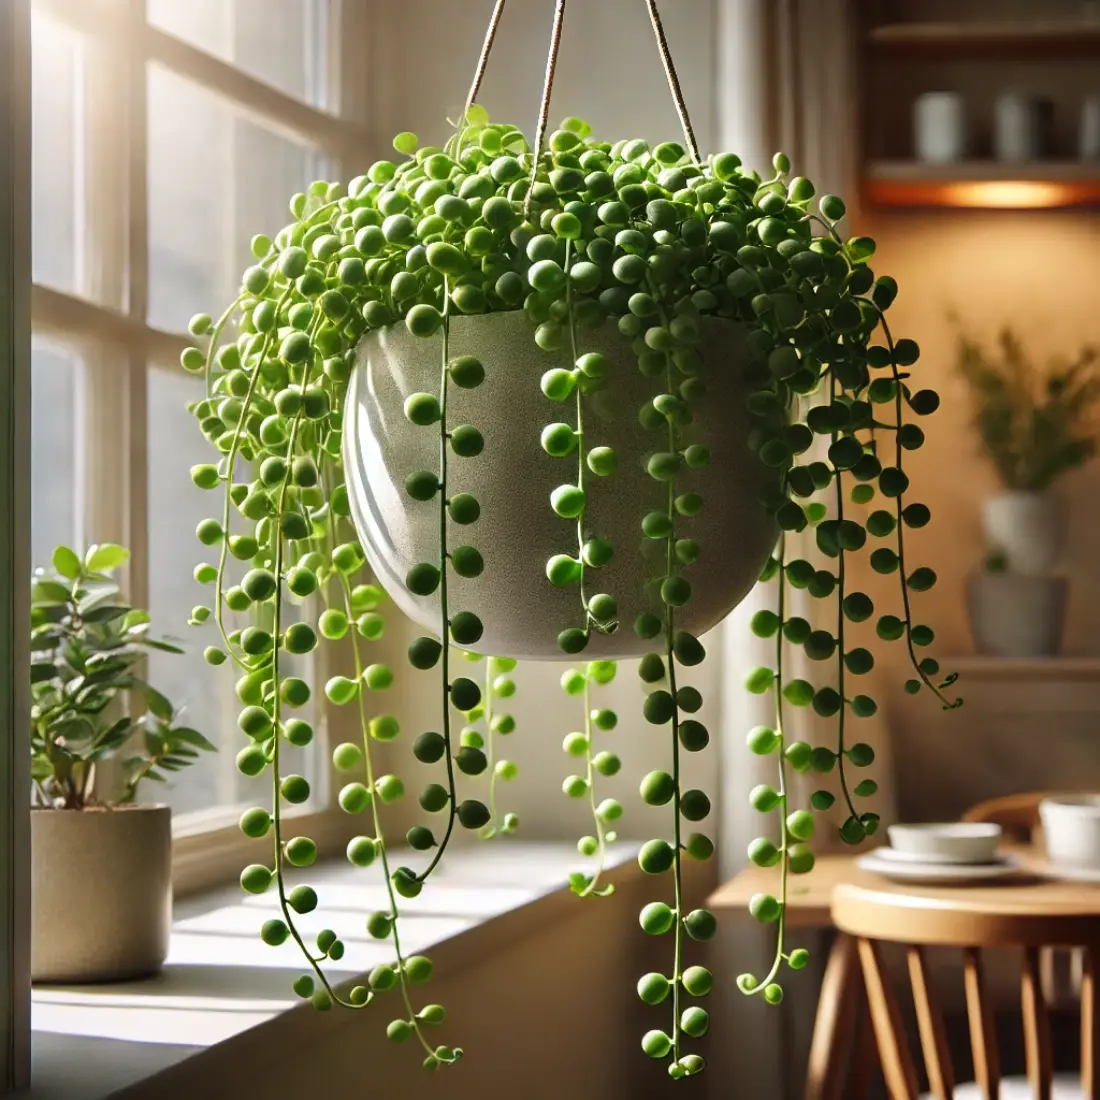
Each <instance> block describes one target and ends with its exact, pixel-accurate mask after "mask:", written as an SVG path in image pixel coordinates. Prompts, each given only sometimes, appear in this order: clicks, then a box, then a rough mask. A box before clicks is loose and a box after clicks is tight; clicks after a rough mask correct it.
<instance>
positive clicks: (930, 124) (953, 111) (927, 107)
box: [913, 92, 966, 164]
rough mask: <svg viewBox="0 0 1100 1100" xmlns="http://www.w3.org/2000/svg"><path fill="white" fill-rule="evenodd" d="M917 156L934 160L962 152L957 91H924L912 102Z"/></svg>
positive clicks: (963, 134) (962, 126) (962, 154)
mask: <svg viewBox="0 0 1100 1100" xmlns="http://www.w3.org/2000/svg"><path fill="white" fill-rule="evenodd" d="M913 133H914V137H915V139H916V140H915V144H916V151H917V156H918V157H919V158H920V159H921V160H925V161H932V162H934V163H937V164H942V163H946V162H948V161H953V160H961V159H962V158H963V157H965V156H966V119H965V117H964V112H963V101H962V96H960V95H959V94H958V92H926V93H925V94H924V95H922V96H918V97H917V101H916V103H915V104H914V105H913Z"/></svg>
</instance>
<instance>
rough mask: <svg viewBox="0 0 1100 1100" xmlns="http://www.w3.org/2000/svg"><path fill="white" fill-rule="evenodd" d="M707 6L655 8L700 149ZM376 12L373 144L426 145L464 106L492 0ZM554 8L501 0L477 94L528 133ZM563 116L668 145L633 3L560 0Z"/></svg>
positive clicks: (710, 115) (672, 119)
mask: <svg viewBox="0 0 1100 1100" xmlns="http://www.w3.org/2000/svg"><path fill="white" fill-rule="evenodd" d="M716 6H717V0H691V3H678V4H668V3H666V4H664V5H663V6H662V7H663V10H662V16H663V18H664V23H665V30H666V32H667V35H668V39H669V45H670V47H671V49H672V51H673V54H674V56H675V57H676V58H678V59H679V66H680V69H681V72H680V77H681V83H682V85H683V91H684V96H685V98H686V99H687V103H688V108H689V110H690V111H691V116H692V122H693V123H694V126H695V130H696V133H697V134H698V137H699V141H700V144H701V145H702V146H703V147H704V148H705V147H707V146H708V145H709V143H710V137H711V134H712V133H713V129H714V125H715V123H714V115H715V102H714V99H715V97H714V72H715V60H714V51H715V43H714V34H713V25H714V21H715V18H716V15H715V9H716ZM377 8H378V14H377V18H378V19H379V21H380V23H381V26H380V29H379V31H380V38H379V42H378V43H376V49H377V52H378V56H377V61H378V62H379V63H380V66H381V67H380V69H379V76H380V78H379V79H378V80H377V81H376V90H375V97H376V99H375V102H376V111H375V112H372V118H373V119H374V124H375V127H376V129H377V132H378V133H379V135H380V138H381V140H383V141H384V142H388V139H387V138H386V135H390V134H395V133H397V132H398V131H399V130H413V131H415V132H416V133H418V134H419V135H420V136H421V138H423V139H425V140H432V141H435V140H437V139H439V138H440V137H445V136H447V134H448V133H449V131H448V129H447V123H446V119H448V118H455V117H457V115H458V114H459V113H460V112H461V110H462V104H463V102H464V101H465V97H466V91H467V88H468V87H469V84H470V80H471V78H472V77H473V74H474V68H475V64H476V62H477V57H478V53H479V51H480V49H481V43H482V39H483V37H484V34H485V28H486V26H487V24H488V22H489V16H490V14H491V12H492V10H493V4H492V0H461V2H460V3H459V2H456V0H385V2H384V3H380V4H378V5H377ZM552 12H553V5H552V4H550V3H547V0H510V2H509V3H508V6H507V8H506V9H505V12H504V18H503V19H502V20H501V24H500V30H499V32H498V34H497V38H496V43H495V45H494V46H493V53H492V57H491V59H490V62H489V68H488V71H487V74H486V78H485V82H484V85H483V94H482V96H481V99H480V102H481V103H483V104H484V106H485V107H486V108H487V109H488V111H489V113H490V115H492V117H493V118H495V119H497V120H500V121H507V122H513V123H515V124H516V125H518V126H521V127H522V128H523V129H524V131H525V132H526V133H528V134H530V133H532V132H533V131H534V128H535V121H536V119H537V118H538V106H539V98H540V95H541V92H542V82H543V74H544V70H545V65H546V54H547V49H548V46H549V40H550V24H551V16H552ZM398 28H400V30H399V29H398ZM378 47H380V49H379V48H378ZM568 115H580V116H581V117H582V118H585V119H587V121H588V122H590V123H591V124H592V126H593V127H594V128H595V129H596V130H597V132H598V133H600V135H601V136H606V137H607V139H608V140H609V141H614V140H616V139H618V138H622V137H641V138H646V139H650V140H652V139H661V140H667V139H668V138H670V137H674V136H676V135H677V134H678V133H679V128H678V125H677V122H676V114H675V112H674V110H673V107H672V101H671V99H670V97H669V92H668V88H667V86H666V84H665V78H664V73H663V72H662V70H661V64H660V60H659V59H658V56H657V52H656V46H655V44H654V40H653V31H652V29H651V27H650V24H649V19H648V18H647V15H646V8H645V5H644V4H643V3H640V2H637V0H599V2H598V3H596V2H593V0H584V2H583V3H573V4H569V5H568V6H567V8H566V16H565V25H564V31H563V34H562V42H561V51H560V59H559V64H558V70H557V77H556V80H555V84H554V96H553V100H552V104H551V111H550V121H551V125H554V124H556V123H557V122H558V121H560V120H561V119H563V118H565V117H566V116H568Z"/></svg>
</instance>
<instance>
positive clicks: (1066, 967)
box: [962, 791, 1084, 1007]
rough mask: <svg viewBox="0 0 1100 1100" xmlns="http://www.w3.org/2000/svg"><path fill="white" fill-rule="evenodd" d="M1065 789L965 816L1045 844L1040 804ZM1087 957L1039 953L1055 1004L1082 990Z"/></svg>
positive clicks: (1005, 799)
mask: <svg viewBox="0 0 1100 1100" xmlns="http://www.w3.org/2000/svg"><path fill="white" fill-rule="evenodd" d="M1065 793H1067V792H1065V791H1025V792H1023V793H1021V794H1009V795H1003V796H1002V797H1000V798H990V799H987V800H986V801H985V802H979V803H977V804H976V805H974V806H971V807H970V809H969V810H967V811H966V813H964V814H963V815H962V819H963V821H981V822H989V823H991V824H994V825H1000V826H1001V829H1002V830H1003V831H1004V835H1005V838H1006V839H1007V840H1009V841H1015V842H1017V843H1022V844H1035V845H1036V846H1041V844H1042V822H1041V821H1040V819H1039V803H1040V802H1042V801H1043V800H1044V799H1046V798H1050V797H1052V796H1054V795H1057V794H1065ZM1083 966H1084V960H1083V958H1082V956H1081V953H1080V952H1079V951H1072V952H1065V951H1061V952H1056V951H1051V950H1047V949H1044V950H1043V951H1041V952H1040V953H1039V975H1040V980H1041V982H1042V986H1043V992H1044V993H1045V994H1046V997H1047V1001H1048V1003H1050V1004H1051V1005H1054V1006H1059V1007H1060V1006H1062V1005H1063V1004H1066V1003H1067V1002H1072V1000H1073V998H1074V997H1075V996H1076V995H1077V994H1078V993H1079V992H1080V989H1081V978H1082V974H1083Z"/></svg>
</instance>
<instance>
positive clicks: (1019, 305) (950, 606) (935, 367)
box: [860, 211, 1100, 812]
mask: <svg viewBox="0 0 1100 1100" xmlns="http://www.w3.org/2000/svg"><path fill="white" fill-rule="evenodd" d="M860 231H861V232H867V233H869V234H870V235H872V236H873V237H875V239H876V240H877V241H878V252H877V254H876V256H875V259H874V261H873V266H874V268H875V269H876V270H877V271H880V272H889V273H890V274H891V275H893V276H895V277H896V278H897V280H898V284H899V287H900V293H899V296H898V300H897V303H896V304H895V306H894V307H893V308H892V309H891V310H890V321H891V326H892V328H893V330H894V334H895V336H909V337H912V338H914V339H916V340H917V341H918V343H919V344H920V347H921V359H920V362H919V363H918V365H917V366H916V367H915V368H914V384H915V385H916V384H919V385H922V386H923V385H929V386H933V387H935V388H936V389H937V390H939V391H940V393H941V395H942V397H943V399H944V400H943V404H942V406H941V408H940V411H939V412H937V413H936V415H935V416H934V417H931V418H929V419H928V420H926V421H924V426H925V428H926V430H927V433H928V442H927V444H926V446H925V447H924V449H923V450H921V451H920V452H918V453H916V454H913V455H911V456H910V458H909V471H910V476H911V478H912V482H913V485H914V486H915V487H916V492H915V494H914V495H913V496H912V497H911V499H920V500H923V501H925V503H927V504H928V505H929V506H930V507H931V509H932V513H933V522H932V523H931V524H930V525H929V526H928V527H927V528H925V529H924V530H922V531H917V532H910V533H908V534H907V535H906V554H907V558H908V563H907V564H908V565H909V568H912V567H914V566H916V565H919V564H928V565H931V566H933V567H934V568H935V569H936V571H937V573H938V574H939V584H938V586H937V587H936V588H935V589H933V591H931V592H929V593H925V594H923V595H920V596H918V597H917V598H916V603H915V607H916V609H917V618H918V621H922V622H927V623H929V624H930V625H932V626H933V627H934V629H935V630H936V634H937V639H936V645H935V647H934V652H935V653H936V655H937V657H939V658H940V660H941V663H942V664H943V666H944V668H945V669H947V668H949V667H950V658H951V657H952V656H955V655H960V654H968V653H970V652H971V651H972V643H971V639H970V634H969V628H968V625H967V619H966V611H965V604H964V581H965V577H966V574H967V572H968V571H969V570H971V569H973V568H974V567H975V566H976V565H977V564H978V563H980V561H981V559H982V556H983V552H984V547H983V542H982V534H981V526H980V514H979V513H980V507H981V502H982V500H983V499H984V498H985V497H987V496H989V495H990V494H992V493H995V492H997V491H998V484H997V481H996V478H995V475H994V472H993V469H992V467H991V465H990V464H989V462H988V461H987V460H986V459H985V457H984V456H983V454H982V452H981V450H980V447H979V443H978V440H977V438H976V436H975V434H974V432H973V430H972V429H971V427H970V406H969V397H968V393H967V391H966V389H965V388H964V386H963V384H962V383H961V381H960V380H959V379H958V378H957V376H956V374H955V331H954V330H953V328H952V326H951V325H950V324H949V323H948V321H947V319H946V313H947V311H948V310H954V311H955V312H956V313H958V315H959V316H960V318H961V319H962V322H963V324H964V325H965V326H966V329H967V331H968V332H970V333H973V334H975V335H979V336H981V337H983V338H987V339H988V338H991V337H992V336H993V335H994V334H995V332H996V330H997V328H998V326H1000V325H1002V324H1006V323H1009V324H1011V325H1013V326H1014V327H1015V329H1016V330H1017V332H1018V333H1019V334H1020V335H1021V336H1022V337H1023V339H1024V341H1025V343H1026V345H1027V347H1028V348H1029V350H1030V351H1031V352H1032V353H1033V354H1034V356H1035V357H1036V359H1037V360H1038V361H1040V362H1041V361H1042V360H1044V359H1045V358H1046V357H1047V356H1048V355H1051V354H1065V355H1068V354H1072V353H1073V352H1074V351H1075V350H1077V349H1078V348H1080V347H1081V345H1082V344H1085V343H1090V342H1091V343H1100V280H1098V278H1097V271H1098V268H1097V259H1096V257H1097V247H1098V245H1100V216H1098V215H1096V214H1093V213H1087V212H1069V211H1027V212H992V211H957V212H950V213H946V212H921V213H918V212H910V213H896V212H891V213H886V212H881V211H880V212H875V211H867V212H865V214H864V217H863V219H862V222H861V225H860ZM1098 491H1100V466H1098V465H1096V464H1093V465H1092V466H1090V467H1087V468H1085V469H1084V470H1081V471H1078V472H1076V473H1074V474H1072V475H1070V476H1069V477H1067V478H1066V479H1065V480H1064V481H1062V482H1059V483H1058V485H1057V489H1056V492H1057V494H1058V495H1059V497H1061V498H1062V500H1063V501H1064V502H1065V505H1066V508H1067V511H1068V517H1069V538H1068V545H1067V553H1066V558H1065V570H1066V572H1067V574H1068V575H1069V577H1070V580H1071V584H1072V590H1071V606H1070V610H1069V619H1068V623H1067V628H1066V635H1065V651H1066V652H1067V653H1071V654H1092V655H1095V654H1100V632H1098V630H1097V627H1098V625H1100V570H1098V569H1097V562H1098V561H1100V514H1098V512H1097V509H1096V508H1095V507H1094V501H1095V500H1096V499H1097V494H1098ZM864 569H865V570H866V566H864ZM867 572H869V570H867ZM866 583H867V587H868V590H869V591H871V592H872V594H873V595H874V596H875V599H876V603H879V604H880V609H881V610H895V608H894V607H893V606H889V607H888V606H887V605H888V604H896V603H897V598H896V581H895V580H894V579H893V578H882V577H877V576H875V575H873V574H871V576H870V578H869V579H868V580H867V582H866ZM880 594H881V598H880ZM879 652H880V653H881V657H880V666H881V667H882V668H883V669H884V670H885V671H886V672H887V676H886V677H884V681H885V682H886V683H887V684H889V685H890V690H891V692H892V695H891V699H890V702H891V712H892V713H891V721H892V724H893V726H894V730H895V737H896V739H897V741H898V758H899V761H903V760H905V759H906V758H910V759H911V760H912V761H913V762H914V765H915V764H918V763H920V762H921V760H922V758H923V757H926V756H928V755H930V752H929V751H925V752H923V753H922V752H921V751H919V749H921V748H925V749H927V750H931V743H930V742H929V739H931V742H932V743H934V742H935V741H936V740H938V738H939V736H940V734H939V733H937V731H938V730H940V729H941V727H942V725H943V723H945V722H946V723H950V725H949V727H948V728H949V729H950V730H952V731H954V733H953V734H951V735H950V736H949V735H948V733H947V731H946V730H944V732H943V736H944V737H945V738H947V739H948V740H950V739H951V737H954V736H956V735H957V736H960V737H961V736H965V735H966V734H967V733H968V731H970V730H971V729H972V728H973V726H974V721H975V719H974V710H973V708H971V710H969V711H968V710H967V708H965V707H964V708H963V710H961V711H959V712H958V713H957V714H954V715H951V716H948V717H947V718H944V716H943V715H942V714H941V712H940V710H939V709H938V707H935V706H934V704H932V703H931V701H930V700H927V699H926V698H917V699H909V698H908V697H906V696H904V695H903V694H902V693H901V690H900V688H901V684H902V682H903V680H904V679H905V677H906V673H905V669H904V664H905V653H904V650H903V648H902V646H901V644H900V643H898V644H896V645H893V646H881V645H880V646H879ZM960 688H962V694H963V695H964V696H966V694H967V692H966V689H965V682H964V683H961V684H960ZM975 700H976V697H975ZM1052 713H1053V712H1052ZM1035 732H1036V734H1038V733H1040V732H1041V731H1040V730H1039V729H1036V731H1035ZM1044 735H1045V734H1044ZM971 747H972V751H973V752H979V753H980V752H983V751H985V749H986V748H988V749H989V751H991V752H995V751H996V750H997V745H995V744H990V745H989V746H983V745H978V744H972V746H971ZM1000 749H1001V751H1002V752H1006V751H1007V752H1009V755H1013V753H1012V751H1011V750H1009V749H1008V746H1007V745H1005V744H1003V743H1002V744H1001V745H1000ZM907 750H911V751H907ZM1065 751H1067V752H1069V751H1070V749H1069V747H1067V748H1066V749H1065ZM1080 751H1081V752H1082V753H1083V754H1085V755H1086V756H1089V755H1094V754H1092V753H1088V752H1087V750H1086V748H1085V747H1084V746H1080ZM1017 759H1023V758H1022V757H1017ZM1082 759H1084V757H1083V758H1082ZM1002 763H1003V761H1002ZM937 766H939V765H937ZM1064 766H1065V770H1066V772H1067V775H1066V776H1065V777H1064V778H1062V779H1061V782H1062V783H1066V782H1068V781H1069V775H1071V774H1073V771H1074V766H1073V765H1072V764H1071V763H1070V762H1069V761H1068V760H1066V761H1064ZM1021 770H1022V769H1021ZM1026 780H1027V775H1026V774H1020V775H1015V776H1014V775H1013V774H1012V773H1011V769H1010V770H1009V771H1008V772H1005V773H1004V774H1003V775H1002V776H1001V777H1000V779H999V782H1000V783H1001V784H1002V789H1004V790H1009V789H1015V788H1017V787H1018V786H1019V785H1020V784H1021V783H1023V785H1024V786H1026V785H1027V783H1026ZM1056 782H1057V780H1056ZM902 801H903V803H904V804H905V805H906V806H908V808H909V809H910V812H919V808H920V805H921V801H920V799H919V798H918V799H915V800H914V799H913V798H904V797H903V799H902Z"/></svg>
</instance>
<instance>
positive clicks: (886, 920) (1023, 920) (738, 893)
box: [709, 846, 1100, 943]
mask: <svg viewBox="0 0 1100 1100" xmlns="http://www.w3.org/2000/svg"><path fill="white" fill-rule="evenodd" d="M1004 851H1005V852H1006V853H1011V854H1012V855H1014V856H1016V857H1017V859H1018V860H1019V862H1020V873H1019V874H1018V875H1014V876H1012V877H1008V878H1004V879H1000V880H996V881H991V882H979V883H970V884H966V883H959V884H958V885H928V884H923V883H916V882H913V883H902V882H895V881H891V880H889V879H886V878H884V877H883V876H882V875H878V874H875V873H874V872H872V871H867V870H864V869H862V868H860V867H858V866H857V865H856V864H857V860H858V859H859V858H860V854H863V853H859V854H855V853H841V854H826V855H822V856H821V857H819V858H818V860H817V863H816V865H815V866H814V869H813V870H812V871H811V872H809V874H806V875H792V876H791V877H790V879H789V880H788V882H789V885H788V894H787V921H788V924H789V925H790V926H792V927H828V926H831V925H834V924H837V925H839V926H842V927H847V928H848V930H849V931H852V932H854V933H855V934H860V935H867V936H873V937H875V938H880V939H894V938H898V939H906V938H907V936H906V932H908V933H909V936H908V938H910V939H911V938H912V936H913V935H914V934H915V933H917V932H920V934H921V938H922V939H924V940H926V941H927V937H928V936H929V935H935V934H936V929H939V930H940V932H941V933H942V934H945V935H946V933H947V931H948V930H949V929H950V928H951V927H952V926H954V928H955V932H954V933H953V934H952V935H951V938H950V939H944V940H943V941H942V942H960V939H959V936H960V935H961V934H962V930H964V929H965V930H966V931H968V932H971V933H972V932H973V931H975V921H977V922H978V926H979V930H980V928H986V926H989V927H994V926H995V927H996V928H999V929H1000V932H997V933H996V936H997V938H1000V937H1001V936H1003V935H1007V934H1009V933H1011V936H1012V939H1011V941H1009V942H1015V943H1022V942H1031V941H1032V940H1034V942H1036V943H1054V942H1060V943H1070V942H1073V943H1091V942H1097V943H1100V876H1098V881H1097V882H1096V883H1089V882H1078V881H1066V880H1065V879H1059V878H1057V877H1055V876H1056V875H1057V870H1056V869H1055V868H1052V867H1051V865H1050V864H1049V863H1048V862H1047V860H1046V857H1045V856H1044V854H1043V853H1042V852H1041V851H1040V850H1039V849H1037V848H1033V847H1030V846H1027V847H1024V846H1006V847H1005V848H1004ZM778 889H779V875H778V872H777V870H776V869H774V868H771V869H764V868H759V867H752V868H748V869H746V870H744V871H742V872H741V873H740V874H738V875H737V876H736V877H735V878H733V879H732V880H730V881H729V882H727V883H725V884H724V885H723V886H721V887H719V889H718V890H717V891H716V892H715V893H714V894H713V895H712V896H711V898H710V899H709V905H710V907H711V908H713V909H716V910H728V909H743V908H744V907H745V906H747V904H748V901H749V899H750V898H751V897H752V895H753V894H757V893H772V894H778ZM860 911H864V912H866V913H867V914H869V915H868V916H867V918H866V920H864V919H863V918H860V917H859V915H858V914H859V912H860ZM891 922H892V923H893V931H894V932H895V933H896V935H894V934H891ZM990 922H992V924H990ZM857 926H858V927H857ZM1024 926H1028V927H1030V928H1031V931H1028V930H1027V928H1025V927H1024ZM872 929H873V930H872ZM1021 936H1022V938H1021ZM985 938H986V937H985V936H984V935H983V937H982V939H983V940H984V939H985ZM1002 942H1005V941H1003V940H1002Z"/></svg>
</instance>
